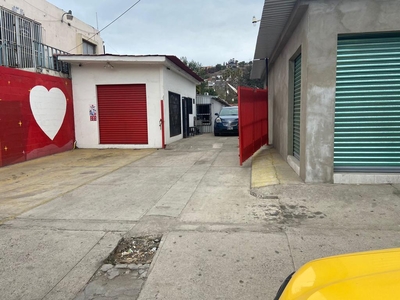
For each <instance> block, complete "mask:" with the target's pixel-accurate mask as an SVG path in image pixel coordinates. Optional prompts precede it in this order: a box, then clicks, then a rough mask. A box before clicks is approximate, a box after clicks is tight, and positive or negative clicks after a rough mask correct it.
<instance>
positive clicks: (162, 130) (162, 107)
mask: <svg viewBox="0 0 400 300" xmlns="http://www.w3.org/2000/svg"><path fill="white" fill-rule="evenodd" d="M164 121H165V119H164V100H161V119H160V126H161V135H162V136H161V143H162V148H163V149H165V122H164Z"/></svg>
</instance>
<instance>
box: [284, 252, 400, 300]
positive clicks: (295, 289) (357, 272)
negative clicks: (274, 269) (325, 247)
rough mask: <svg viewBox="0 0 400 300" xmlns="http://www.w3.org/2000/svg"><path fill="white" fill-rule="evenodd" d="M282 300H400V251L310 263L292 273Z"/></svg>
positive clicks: (364, 254) (336, 257) (331, 258)
mask: <svg viewBox="0 0 400 300" xmlns="http://www.w3.org/2000/svg"><path fill="white" fill-rule="evenodd" d="M279 299H280V300H332V299H340V300H346V299H351V300H361V299H362V300H372V299H373V300H377V299H387V300H389V299H400V248H395V249H387V250H379V251H369V252H360V253H352V254H345V255H339V256H332V257H327V258H323V259H318V260H314V261H311V262H309V263H307V264H305V265H304V266H302V267H301V268H300V269H299V270H298V271H297V272H296V273H295V274H293V277H292V278H291V280H290V281H289V283H288V285H287V286H286V288H285V290H284V291H283V293H282V295H281V297H280V298H279Z"/></svg>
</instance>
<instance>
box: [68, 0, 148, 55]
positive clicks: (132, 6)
mask: <svg viewBox="0 0 400 300" xmlns="http://www.w3.org/2000/svg"><path fill="white" fill-rule="evenodd" d="M140 1H141V0H138V1H137V2H136V3H134V4H133V5H131V6H130V7H129V8H128V9H127V10H125V11H124V12H123V13H122V14H120V15H119V16H118V17H117V18H115V19H114V20H113V21H111V22H110V23H109V24H108V25H106V26H105V27H104V28H102V29H101V30H100V31H98V32H97V33H95V34H94V35H92V36H91V37H90V38H89V39H92V38H93V37H95V36H96V35H98V34H99V33H100V32H102V31H103V30H105V29H107V28H108V27H110V26H111V25H112V24H113V23H115V22H116V21H117V20H118V19H120V18H121V17H122V16H123V15H125V14H126V13H127V12H128V11H130V10H131V9H132V8H134V7H135V6H136V5H137V4H138V3H139V2H140ZM82 44H83V42H82V43H80V44H79V45H77V46H76V47H75V48H72V49H71V50H69V51H67V52H71V51H73V50H75V49H76V48H78V47H79V46H81V45H82Z"/></svg>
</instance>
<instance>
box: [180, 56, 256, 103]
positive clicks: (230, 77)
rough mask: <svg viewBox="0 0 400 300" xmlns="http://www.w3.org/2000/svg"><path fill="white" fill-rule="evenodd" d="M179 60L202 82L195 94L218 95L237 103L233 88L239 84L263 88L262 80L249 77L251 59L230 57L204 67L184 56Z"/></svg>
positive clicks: (229, 101)
mask: <svg viewBox="0 0 400 300" xmlns="http://www.w3.org/2000/svg"><path fill="white" fill-rule="evenodd" d="M181 60H182V61H183V62H184V63H185V64H186V65H187V66H188V67H189V68H190V69H192V70H193V71H194V72H196V73H197V74H198V75H199V76H200V77H201V78H203V79H204V82H203V83H202V84H200V85H198V86H197V94H200V95H212V96H218V97H220V98H221V99H224V100H226V101H227V102H228V103H231V104H237V94H236V92H235V89H236V90H237V88H238V87H239V86H247V87H253V88H263V87H264V86H263V82H262V81H261V80H259V79H250V73H251V68H252V61H250V62H244V61H241V62H238V61H237V60H235V59H230V60H229V61H228V62H224V63H222V64H217V65H215V66H208V67H204V66H202V65H201V63H199V62H195V61H193V60H192V61H188V59H187V58H186V57H182V58H181Z"/></svg>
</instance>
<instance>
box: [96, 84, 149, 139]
mask: <svg viewBox="0 0 400 300" xmlns="http://www.w3.org/2000/svg"><path fill="white" fill-rule="evenodd" d="M97 99H98V110H99V128H100V144H148V130H147V103H146V85H145V84H124V85H98V86H97Z"/></svg>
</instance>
